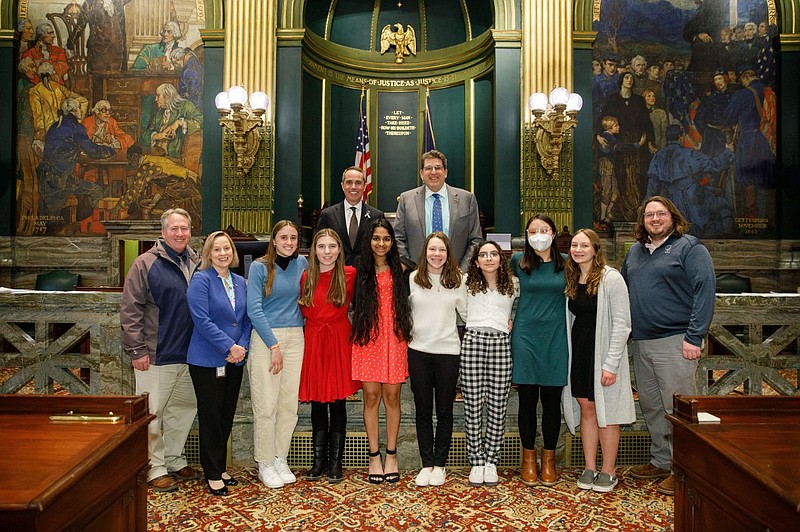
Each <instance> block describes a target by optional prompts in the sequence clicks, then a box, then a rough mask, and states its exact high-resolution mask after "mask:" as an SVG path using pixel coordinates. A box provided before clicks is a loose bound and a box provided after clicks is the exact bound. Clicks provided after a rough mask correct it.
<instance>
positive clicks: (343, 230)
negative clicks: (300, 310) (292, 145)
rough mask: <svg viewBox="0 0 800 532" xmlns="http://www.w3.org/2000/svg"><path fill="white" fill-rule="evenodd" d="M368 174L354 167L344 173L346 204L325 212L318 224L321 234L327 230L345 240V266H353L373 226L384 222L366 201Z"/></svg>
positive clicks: (327, 209) (337, 205)
mask: <svg viewBox="0 0 800 532" xmlns="http://www.w3.org/2000/svg"><path fill="white" fill-rule="evenodd" d="M365 187H366V183H365V181H364V171H363V170H362V169H361V168H359V167H358V166H351V167H349V168H347V169H345V171H344V172H342V191H343V192H344V200H343V201H341V202H339V203H337V204H336V205H332V206H330V207H328V208H326V209H323V210H322V212H321V213H320V215H319V221H318V222H317V229H316V230H317V231H319V230H320V229H325V228H326V227H328V228H330V229H333V230H334V231H336V233H337V234H338V235H339V238H341V239H342V251H344V263H345V264H346V265H347V266H353V262H354V260H355V258H356V255H358V248H359V246H360V245H361V242H362V241H363V240H364V239H366V238H367V237H366V236H365V234H366V232H367V231H368V229H369V226H370V223H371V222H372V221H374V220H377V219H378V218H383V212H381V211H379V210H378V209H376V208H375V207H372V206H370V205H367V204H366V203H365V202H364V201H363V200H362V198H363V197H364V188H365Z"/></svg>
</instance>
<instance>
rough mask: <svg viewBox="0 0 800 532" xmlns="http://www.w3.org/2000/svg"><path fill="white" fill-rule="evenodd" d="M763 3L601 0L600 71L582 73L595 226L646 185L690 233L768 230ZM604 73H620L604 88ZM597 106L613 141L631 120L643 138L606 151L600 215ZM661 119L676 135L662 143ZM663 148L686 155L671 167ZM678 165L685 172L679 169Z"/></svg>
mask: <svg viewBox="0 0 800 532" xmlns="http://www.w3.org/2000/svg"><path fill="white" fill-rule="evenodd" d="M768 3H770V2H769V1H768V0H737V1H736V2H730V1H728V0H693V1H687V0H661V1H660V2H641V1H639V0H604V1H603V2H602V3H601V7H600V18H599V21H598V22H596V23H595V28H594V29H596V30H597V32H598V33H597V39H596V40H595V43H594V60H595V61H597V62H598V64H599V65H600V67H601V69H602V70H601V72H600V73H597V72H596V71H595V69H596V66H595V65H593V78H592V79H593V90H592V95H593V102H592V105H593V116H594V127H595V138H596V142H595V143H594V152H595V158H594V160H595V194H596V195H598V194H599V195H600V201H598V200H597V199H596V200H595V202H594V205H595V213H594V219H595V225H596V227H597V228H598V229H599V230H601V231H610V230H611V229H612V225H613V224H614V223H616V222H623V221H627V222H630V221H633V220H634V219H635V212H636V211H635V207H636V206H637V205H638V204H639V203H640V202H641V200H642V199H643V198H644V196H645V194H646V193H647V192H648V189H653V188H654V187H655V188H658V189H660V191H661V192H662V193H664V194H666V195H668V196H669V197H670V199H671V200H672V201H674V202H675V203H676V204H678V205H680V207H679V208H680V209H681V210H682V211H683V212H684V213H687V214H688V215H689V217H690V218H692V220H691V221H692V223H693V224H695V227H694V229H693V231H695V233H696V234H697V235H698V236H701V237H702V236H707V237H708V236H729V237H741V236H755V237H758V236H769V235H771V234H773V233H772V230H773V228H774V227H775V189H776V186H777V183H776V179H775V169H774V166H775V160H776V157H775V155H776V151H775V140H776V124H777V116H778V110H777V105H776V101H777V95H776V94H775V92H774V90H773V89H772V86H774V81H775V77H776V74H777V72H776V64H775V53H774V45H773V42H774V36H775V34H776V29H775V28H776V27H777V26H776V24H777V20H775V14H774V13H775V12H774V9H771V10H770V9H769V8H768ZM770 13H772V14H771V15H770ZM770 16H771V17H772V18H770ZM626 64H627V65H628V66H626V67H621V66H620V65H626ZM659 64H660V65H661V68H658V65H659ZM651 66H652V67H653V68H652V71H651V68H650V67H651ZM615 77H619V78H621V80H622V83H621V84H620V86H619V89H618V90H617V91H615V92H611V85H612V82H613V80H614V78H615ZM626 78H631V80H632V83H631V81H626ZM739 84H741V85H739ZM629 87H631V89H632V90H630V92H632V93H633V95H634V96H635V95H636V94H641V95H642V96H643V97H644V99H645V103H646V105H645V116H647V117H648V119H647V123H646V124H645V123H644V121H642V120H641V119H640V118H637V117H638V114H637V113H635V112H631V111H630V110H631V109H636V108H638V107H639V106H638V105H636V104H635V102H634V99H633V98H631V97H626V96H627V93H628V92H629ZM740 87H741V88H740ZM606 116H614V117H615V118H617V119H618V120H619V129H620V134H619V135H618V136H617V137H618V138H619V140H620V141H621V142H623V143H632V142H636V141H637V140H638V135H640V134H641V132H642V131H644V129H641V130H637V129H636V127H637V126H635V125H632V123H633V124H639V125H640V126H639V127H643V126H641V124H645V125H646V129H647V136H648V139H647V149H642V150H637V151H627V152H624V153H617V154H616V156H615V164H614V170H613V175H614V177H615V181H616V183H617V184H618V185H619V186H618V190H617V193H618V199H617V201H616V204H615V207H614V208H613V210H612V212H611V213H610V216H609V209H608V204H609V203H611V199H610V198H611V196H610V195H609V192H608V190H607V188H606V187H603V186H602V183H603V182H608V175H609V168H608V147H607V146H606V145H605V144H604V140H603V138H602V136H601V133H603V131H604V130H603V128H602V124H601V123H600V120H601V119H602V118H603V117H606ZM670 125H680V128H681V130H682V131H683V135H682V136H681V137H680V140H675V139H673V140H672V141H671V142H666V145H665V138H664V137H665V134H664V132H665V131H666V130H668V129H669V126H670ZM666 140H669V139H666ZM624 145H625V144H623V146H624ZM731 146H732V147H733V150H734V154H733V155H732V154H731V153H730V149H729V148H730V147H731ZM686 150H689V151H686ZM617 151H619V150H617ZM667 155H669V156H670V157H676V158H677V159H679V160H680V161H683V162H686V163H687V164H688V162H689V161H693V162H694V163H696V164H692V165H688V166H686V165H684V166H683V167H681V168H680V169H679V168H678V167H677V166H675V165H674V164H670V163H669V161H667V159H666V157H667ZM700 156H702V157H700ZM637 157H638V159H639V161H638V162H639V165H638V168H637V165H636V161H634V159H635V158H637ZM651 157H652V158H653V159H652V163H651V161H650V159H651ZM729 159H730V160H729ZM670 161H671V159H670ZM710 161H714V162H713V163H712V162H710ZM690 167H691V168H695V172H696V175H695V174H691V173H690V172H689V169H690ZM734 169H735V170H734ZM637 185H638V189H637ZM682 185H686V186H682ZM653 193H656V192H653ZM707 209H717V212H705V210H707ZM731 221H732V222H733V224H732V225H731Z"/></svg>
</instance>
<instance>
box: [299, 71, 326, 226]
mask: <svg viewBox="0 0 800 532" xmlns="http://www.w3.org/2000/svg"><path fill="white" fill-rule="evenodd" d="M322 97H323V95H322V81H321V80H319V79H318V78H315V77H314V76H311V75H310V74H307V73H305V72H304V73H303V91H302V104H301V107H300V109H302V110H303V115H302V118H301V120H302V130H301V132H300V138H301V144H300V151H301V155H300V159H301V161H302V162H301V168H300V179H301V182H302V186H301V190H302V191H303V199H304V200H305V201H304V206H305V211H306V212H307V213H308V212H311V211H312V210H314V209H319V208H320V207H322V203H323V198H322V197H321V195H320V193H321V190H320V189H321V187H320V184H321V182H322V181H321V178H320V174H321V164H320V161H321V160H322V149H323V147H322V135H321V133H320V132H321V129H322V128H321V124H322ZM296 119H297V118H296V114H295V120H296ZM304 222H305V220H304Z"/></svg>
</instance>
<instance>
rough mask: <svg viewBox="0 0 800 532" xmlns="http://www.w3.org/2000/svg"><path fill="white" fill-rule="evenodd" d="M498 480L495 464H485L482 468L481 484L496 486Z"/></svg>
mask: <svg viewBox="0 0 800 532" xmlns="http://www.w3.org/2000/svg"><path fill="white" fill-rule="evenodd" d="M499 481H500V479H499V478H498V476H497V466H496V465H495V464H486V466H485V467H484V468H483V483H484V484H486V485H487V486H494V485H496V484H497V483H498V482H499Z"/></svg>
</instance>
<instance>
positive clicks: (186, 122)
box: [139, 83, 203, 157]
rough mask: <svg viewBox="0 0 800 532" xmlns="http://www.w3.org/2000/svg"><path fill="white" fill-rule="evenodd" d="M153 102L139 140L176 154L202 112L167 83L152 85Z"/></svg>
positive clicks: (199, 122) (197, 127)
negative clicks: (151, 111)
mask: <svg viewBox="0 0 800 532" xmlns="http://www.w3.org/2000/svg"><path fill="white" fill-rule="evenodd" d="M155 103H156V106H157V107H158V109H157V110H156V111H155V112H154V113H152V114H151V115H150V120H149V121H148V123H147V125H146V126H145V128H144V130H143V131H142V136H141V138H140V139H139V144H141V145H142V146H148V147H153V148H160V149H161V150H162V151H163V153H165V154H166V155H169V156H170V157H180V156H181V148H182V147H183V141H184V139H185V138H186V137H187V136H188V135H191V134H192V133H194V132H195V131H199V130H200V128H201V127H202V124H203V113H202V112H201V111H200V110H199V109H198V108H197V106H195V104H193V103H192V102H191V101H189V100H186V99H184V98H182V97H181V96H180V94H178V90H177V89H176V88H175V86H174V85H171V84H169V83H163V84H161V85H159V86H158V87H156V102H155Z"/></svg>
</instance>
